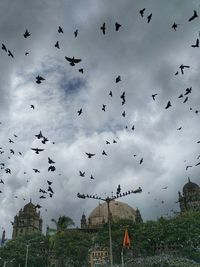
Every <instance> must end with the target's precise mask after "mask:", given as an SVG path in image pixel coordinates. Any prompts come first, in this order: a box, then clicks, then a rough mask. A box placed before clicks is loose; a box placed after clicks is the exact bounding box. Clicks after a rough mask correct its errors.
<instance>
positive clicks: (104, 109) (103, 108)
mask: <svg viewBox="0 0 200 267" xmlns="http://www.w3.org/2000/svg"><path fill="white" fill-rule="evenodd" d="M102 110H103V111H104V112H105V111H106V105H105V104H103V105H102Z"/></svg>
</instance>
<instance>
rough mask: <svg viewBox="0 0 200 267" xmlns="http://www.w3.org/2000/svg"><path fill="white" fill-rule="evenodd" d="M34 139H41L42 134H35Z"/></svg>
mask: <svg viewBox="0 0 200 267" xmlns="http://www.w3.org/2000/svg"><path fill="white" fill-rule="evenodd" d="M35 137H37V138H38V139H40V138H43V137H44V136H43V135H42V132H41V131H40V132H39V134H36V135H35Z"/></svg>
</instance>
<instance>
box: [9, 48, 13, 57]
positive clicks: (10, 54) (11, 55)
mask: <svg viewBox="0 0 200 267" xmlns="http://www.w3.org/2000/svg"><path fill="white" fill-rule="evenodd" d="M8 56H9V57H12V58H14V56H13V54H12V53H11V51H10V50H8Z"/></svg>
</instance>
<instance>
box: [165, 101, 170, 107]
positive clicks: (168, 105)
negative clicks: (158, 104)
mask: <svg viewBox="0 0 200 267" xmlns="http://www.w3.org/2000/svg"><path fill="white" fill-rule="evenodd" d="M171 106H172V105H171V102H170V101H168V102H167V106H166V107H165V109H168V108H169V107H171Z"/></svg>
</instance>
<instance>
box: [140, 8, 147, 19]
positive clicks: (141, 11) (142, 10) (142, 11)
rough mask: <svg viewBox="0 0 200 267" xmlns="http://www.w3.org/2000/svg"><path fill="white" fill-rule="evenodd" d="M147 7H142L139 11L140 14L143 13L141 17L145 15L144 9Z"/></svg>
mask: <svg viewBox="0 0 200 267" xmlns="http://www.w3.org/2000/svg"><path fill="white" fill-rule="evenodd" d="M145 9H146V8H143V9H141V10H140V11H139V12H140V15H141V17H144V11H145Z"/></svg>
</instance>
